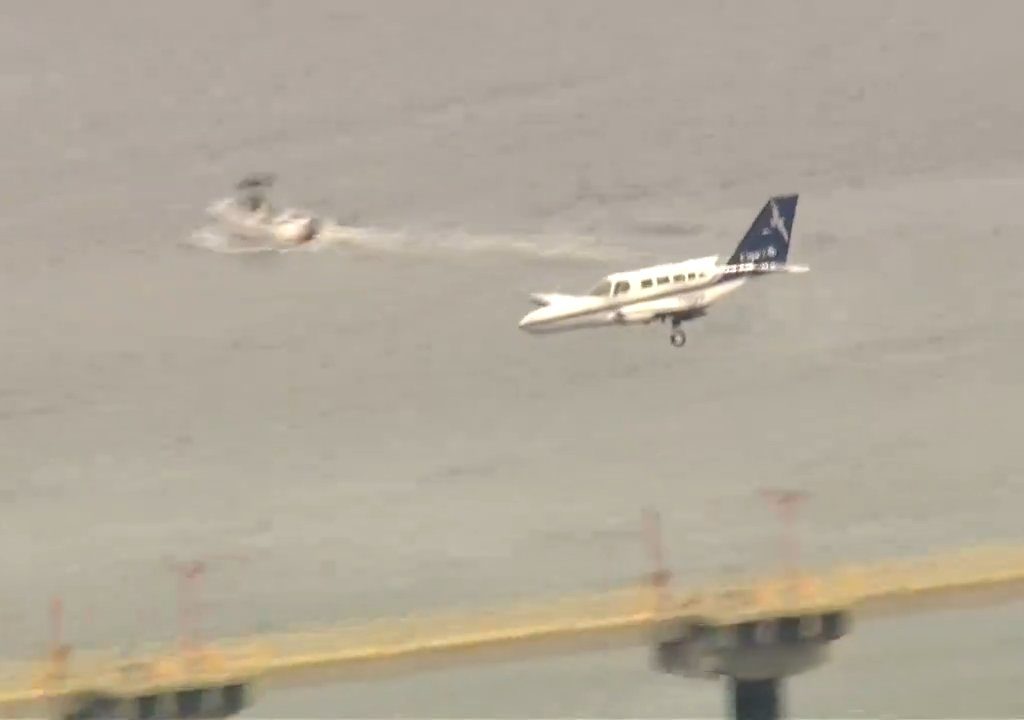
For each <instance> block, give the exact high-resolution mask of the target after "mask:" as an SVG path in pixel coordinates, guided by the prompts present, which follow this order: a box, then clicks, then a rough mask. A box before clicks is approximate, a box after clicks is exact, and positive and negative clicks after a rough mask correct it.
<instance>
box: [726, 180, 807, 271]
mask: <svg viewBox="0 0 1024 720" xmlns="http://www.w3.org/2000/svg"><path fill="white" fill-rule="evenodd" d="M799 197H800V196H799V195H776V196H775V197H772V198H770V199H769V200H768V202H766V203H765V205H764V207H763V208H761V212H760V213H758V215H757V218H755V219H754V222H753V224H752V225H751V226H750V229H749V230H747V234H746V235H744V236H743V239H742V240H740V244H739V245H737V246H736V250H735V251H733V254H732V257H730V258H729V263H728V264H729V265H743V264H746V263H775V264H778V265H785V264H786V258H788V257H789V244H790V239H791V237H792V232H793V222H794V220H796V202H797V199H798V198H799Z"/></svg>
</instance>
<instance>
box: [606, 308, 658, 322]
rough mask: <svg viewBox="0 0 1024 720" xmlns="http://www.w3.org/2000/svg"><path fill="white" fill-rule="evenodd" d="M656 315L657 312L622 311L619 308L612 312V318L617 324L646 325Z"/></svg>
mask: <svg viewBox="0 0 1024 720" xmlns="http://www.w3.org/2000/svg"><path fill="white" fill-rule="evenodd" d="M656 317H657V314H656V313H653V312H650V311H633V312H624V311H623V310H621V309H620V310H616V311H615V312H614V313H612V320H613V321H614V322H616V323H618V324H619V325H647V324H649V323H651V322H653V321H654V319H655V318H656Z"/></svg>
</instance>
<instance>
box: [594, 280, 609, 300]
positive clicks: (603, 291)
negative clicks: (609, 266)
mask: <svg viewBox="0 0 1024 720" xmlns="http://www.w3.org/2000/svg"><path fill="white" fill-rule="evenodd" d="M590 294H591V295H593V296H595V297H607V296H608V295H611V294H612V284H611V283H610V282H608V281H607V280H604V281H602V282H600V283H598V284H597V285H596V286H595V287H594V289H593V290H591V291H590Z"/></svg>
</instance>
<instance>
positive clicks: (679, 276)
mask: <svg viewBox="0 0 1024 720" xmlns="http://www.w3.org/2000/svg"><path fill="white" fill-rule="evenodd" d="M672 279H673V280H675V281H676V282H682V281H683V280H685V279H686V276H685V275H676V276H675V277H674V278H672Z"/></svg>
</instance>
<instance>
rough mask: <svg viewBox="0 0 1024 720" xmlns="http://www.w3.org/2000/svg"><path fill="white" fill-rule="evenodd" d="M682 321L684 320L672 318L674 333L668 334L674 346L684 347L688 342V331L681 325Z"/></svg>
mask: <svg viewBox="0 0 1024 720" xmlns="http://www.w3.org/2000/svg"><path fill="white" fill-rule="evenodd" d="M682 322H683V321H682V320H678V319H676V318H673V319H672V333H671V334H670V335H669V336H668V339H669V342H671V343H672V345H673V346H674V347H682V346H683V345H685V344H686V333H685V332H683V329H682V328H681V327H680V325H681V324H682Z"/></svg>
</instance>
